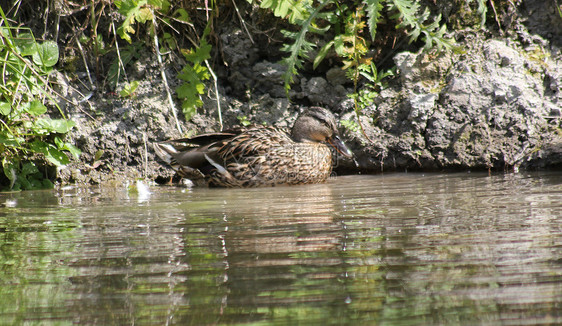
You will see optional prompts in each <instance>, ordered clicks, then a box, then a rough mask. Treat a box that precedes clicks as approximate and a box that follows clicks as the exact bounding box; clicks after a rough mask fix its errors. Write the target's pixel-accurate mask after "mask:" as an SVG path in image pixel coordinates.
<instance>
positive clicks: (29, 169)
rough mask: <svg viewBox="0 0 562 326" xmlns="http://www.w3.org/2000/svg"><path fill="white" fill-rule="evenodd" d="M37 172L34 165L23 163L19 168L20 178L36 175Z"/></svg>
mask: <svg viewBox="0 0 562 326" xmlns="http://www.w3.org/2000/svg"><path fill="white" fill-rule="evenodd" d="M38 172H39V170H38V169H37V166H35V163H33V162H25V163H23V165H22V167H21V172H20V176H27V175H30V174H34V173H38Z"/></svg>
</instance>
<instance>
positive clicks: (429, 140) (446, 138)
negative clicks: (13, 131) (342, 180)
mask: <svg viewBox="0 0 562 326" xmlns="http://www.w3.org/2000/svg"><path fill="white" fill-rule="evenodd" d="M547 3H548V4H545V3H544V1H543V0H525V1H522V2H521V3H520V4H519V5H517V7H516V8H512V9H513V10H514V12H512V13H510V14H509V15H505V16H504V17H508V18H510V19H511V20H510V22H509V29H508V30H506V31H503V32H500V31H499V30H497V29H496V30H485V29H482V30H474V29H470V30H459V31H455V32H453V37H454V38H455V39H456V41H457V44H458V46H459V47H460V49H461V51H459V52H458V53H436V52H430V53H427V52H419V51H418V52H398V53H396V54H394V55H393V60H394V63H395V64H396V66H397V68H398V69H397V72H398V74H397V76H396V77H395V78H394V79H391V80H389V81H388V86H387V87H386V88H385V89H383V90H382V91H381V92H380V95H379V96H378V97H377V98H376V99H375V100H374V103H373V104H372V105H370V106H368V107H367V108H366V109H364V110H363V112H362V114H361V115H360V117H359V119H360V122H361V124H362V126H363V127H364V129H365V131H366V132H365V134H366V136H367V137H365V135H364V134H362V133H361V132H358V131H352V130H348V129H345V128H342V132H343V134H344V137H345V138H346V139H347V142H348V145H350V146H351V148H352V149H353V150H354V151H355V153H356V154H357V156H358V160H359V163H360V169H361V170H363V171H364V172H365V171H366V172H373V173H375V172H380V171H391V170H396V171H404V170H448V169H497V170H504V169H513V168H519V169H544V168H561V167H562V129H561V108H562V93H561V91H560V90H561V89H562V52H561V49H562V17H560V16H559V14H558V11H557V10H556V6H555V2H554V1H548V2H547ZM247 13H248V12H247ZM249 14H251V13H249ZM488 25H489V26H494V23H493V22H491V23H489V24H488ZM216 33H217V40H218V42H219V43H220V51H221V58H222V60H223V63H224V64H222V65H219V66H217V67H214V70H215V72H216V73H217V75H218V77H219V80H218V84H219V85H218V86H219V87H218V90H219V96H220V97H219V98H220V108H221V113H222V117H223V120H224V121H223V123H224V125H225V126H231V125H235V124H238V123H239V121H240V119H243V120H249V121H252V122H255V123H262V122H266V123H269V124H273V125H278V126H283V127H288V126H290V125H291V124H292V121H294V118H295V117H296V115H297V113H298V111H299V110H300V109H302V108H303V107H304V106H310V105H321V106H325V107H328V108H329V109H331V110H332V111H334V112H335V113H336V114H337V115H338V116H339V117H341V118H342V119H346V120H351V121H353V120H355V119H356V118H357V117H356V115H355V113H353V105H352V103H351V100H350V99H349V98H348V97H347V94H349V93H351V91H352V85H351V83H350V82H349V81H348V80H346V79H345V76H344V75H343V73H342V71H341V69H340V68H339V67H338V66H334V67H327V68H325V69H321V70H319V71H315V70H309V71H305V72H304V73H303V74H302V75H301V76H300V77H299V78H298V80H297V82H296V83H295V86H294V87H293V90H292V91H291V95H290V99H287V97H286V96H285V91H284V89H283V85H282V80H281V75H282V73H283V71H284V69H285V68H284V67H283V66H281V65H279V64H278V63H276V62H277V60H278V59H279V48H280V46H281V43H279V42H278V43H271V44H267V45H264V43H263V42H261V41H259V42H257V41H256V40H254V41H253V42H252V40H250V38H249V36H248V33H247V32H246V31H244V30H243V28H242V27H241V24H240V21H238V20H232V22H231V23H229V24H227V25H224V26H221V27H220V28H218V30H216ZM264 47H266V48H267V49H266V50H264ZM165 60H166V61H165V63H164V65H165V70H166V72H167V76H168V78H169V80H168V83H169V84H170V86H171V88H172V89H173V88H174V87H175V86H176V85H177V83H178V82H177V79H176V75H177V73H178V71H179V70H180V69H181V63H182V62H181V60H180V59H179V58H177V57H174V56H173V54H171V55H169V56H167V57H165ZM128 75H129V78H130V79H133V80H138V81H139V82H140V86H139V88H138V89H137V91H136V96H135V97H134V98H122V97H119V96H116V95H112V93H109V92H106V91H104V90H96V91H94V92H93V95H92V97H91V98H89V99H88V100H87V101H84V102H80V103H78V100H79V99H81V95H80V94H78V93H76V92H73V91H72V89H73V88H72V87H65V83H64V82H62V81H64V80H66V79H65V77H64V76H62V75H61V76H60V80H61V92H62V93H63V94H64V95H65V96H67V97H68V98H70V99H71V100H75V102H76V104H75V105H68V104H66V105H65V110H66V112H67V113H68V115H69V117H70V119H72V120H74V121H76V122H77V125H78V127H77V128H76V130H75V131H74V132H73V134H72V138H73V139H74V140H75V143H76V145H77V146H78V147H79V148H80V149H81V150H82V151H83V155H82V162H75V163H73V164H72V165H71V166H70V167H68V168H65V169H61V170H60V171H59V179H60V181H61V182H63V183H67V182H70V183H72V182H79V183H80V182H84V183H101V182H107V181H110V180H117V182H121V181H122V180H123V179H133V178H137V177H144V178H148V179H155V178H156V177H158V176H170V175H172V172H171V171H170V170H168V169H166V168H165V167H163V166H162V165H161V164H159V163H158V162H157V161H156V158H155V156H154V151H153V149H152V146H151V143H152V142H155V141H162V140H166V139H170V138H174V137H181V136H184V135H182V134H181V133H180V132H179V130H178V129H177V127H176V123H175V120H174V118H173V114H172V111H171V110H172V108H171V107H170V105H169V103H168V100H167V95H166V92H165V89H164V86H163V83H162V76H161V73H160V66H159V64H158V62H157V60H156V56H155V53H154V51H152V50H151V49H147V50H145V51H144V52H142V53H141V54H140V57H139V59H138V60H137V61H136V62H135V63H134V64H133V65H132V66H130V67H129V68H128ZM68 83H69V85H68V86H73V87H74V88H76V89H81V88H83V87H82V86H80V85H78V83H76V82H75V81H74V82H68ZM72 83H75V84H72ZM71 84H72V85H71ZM84 93H86V92H84ZM216 99H217V97H216V94H215V91H214V88H213V87H212V85H209V92H208V93H207V94H206V95H205V96H203V101H204V107H203V109H202V110H200V112H199V114H197V115H196V116H195V117H194V118H193V119H192V120H191V121H189V122H186V121H185V120H184V119H183V118H182V117H181V114H179V115H180V123H181V124H182V126H183V130H184V131H189V132H193V133H197V132H206V131H207V132H208V131H216V130H218V128H219V125H218V121H217V116H218V112H217V109H218V105H217V100H216ZM179 105H180V104H179V102H178V103H176V107H179ZM341 168H343V170H345V171H346V172H354V171H355V168H354V166H353V164H351V162H348V164H345V162H344V164H343V165H342V166H341ZM343 170H342V171H343Z"/></svg>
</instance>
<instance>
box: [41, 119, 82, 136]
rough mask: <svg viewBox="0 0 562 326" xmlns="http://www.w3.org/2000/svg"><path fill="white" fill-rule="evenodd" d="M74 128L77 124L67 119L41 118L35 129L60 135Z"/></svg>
mask: <svg viewBox="0 0 562 326" xmlns="http://www.w3.org/2000/svg"><path fill="white" fill-rule="evenodd" d="M74 126H76V122H74V121H70V120H65V119H51V118H40V119H37V121H35V127H36V128H38V130H44V131H46V132H47V133H51V132H56V133H59V134H65V133H67V132H69V131H70V130H71V129H72V128H73V127H74Z"/></svg>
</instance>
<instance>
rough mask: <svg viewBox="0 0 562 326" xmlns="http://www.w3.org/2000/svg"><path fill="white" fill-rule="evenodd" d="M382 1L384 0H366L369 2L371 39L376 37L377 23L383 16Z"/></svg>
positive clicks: (368, 22)
mask: <svg viewBox="0 0 562 326" xmlns="http://www.w3.org/2000/svg"><path fill="white" fill-rule="evenodd" d="M382 2H384V0H366V1H365V3H366V4H367V9H366V10H367V17H369V19H368V20H367V25H368V26H369V33H370V34H371V40H374V39H375V35H376V33H377V23H378V22H379V20H380V18H381V11H382V9H383V6H382Z"/></svg>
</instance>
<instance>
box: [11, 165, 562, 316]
mask: <svg viewBox="0 0 562 326" xmlns="http://www.w3.org/2000/svg"><path fill="white" fill-rule="evenodd" d="M141 190H142V189H141ZM149 191H150V192H151V193H150V194H148V193H144V192H142V191H141V192H139V193H136V192H134V191H130V190H129V191H127V190H126V188H124V187H117V188H95V187H92V188H69V189H64V190H57V191H37V192H20V193H11V194H1V195H0V205H2V206H4V207H0V325H20V324H26V325H35V324H36V325H66V324H79V325H94V324H95V325H166V324H170V325H171V324H176V325H226V324H228V325H232V324H238V325H430V324H440V325H442V324H453V325H454V324H470V325H474V324H488V325H499V324H503V325H532V324H562V173H559V172H551V173H541V174H499V175H492V176H489V175H487V174H475V173H473V174H466V173H463V174H411V173H410V174H386V175H376V176H346V177H338V178H336V179H332V180H330V181H329V182H328V183H326V184H322V185H309V186H296V187H278V188H261V189H242V190H236V189H229V190H225V189H193V190H188V189H181V188H175V187H157V186H151V187H149Z"/></svg>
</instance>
